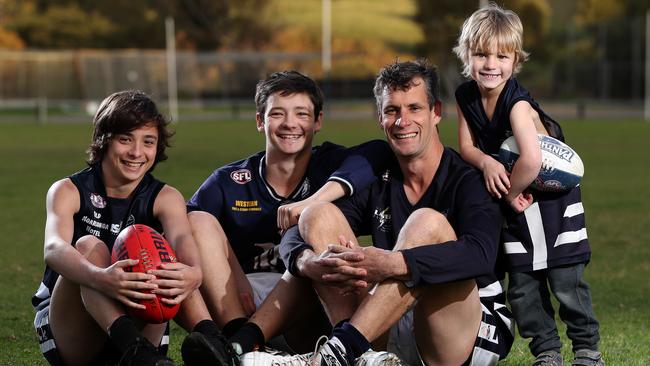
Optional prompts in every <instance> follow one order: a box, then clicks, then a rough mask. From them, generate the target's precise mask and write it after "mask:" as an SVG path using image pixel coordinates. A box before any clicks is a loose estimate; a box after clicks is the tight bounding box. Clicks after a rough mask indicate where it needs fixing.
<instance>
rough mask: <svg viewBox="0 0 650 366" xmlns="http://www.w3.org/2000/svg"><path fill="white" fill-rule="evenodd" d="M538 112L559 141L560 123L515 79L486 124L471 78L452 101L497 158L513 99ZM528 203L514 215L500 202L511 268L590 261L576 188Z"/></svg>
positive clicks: (477, 139)
mask: <svg viewBox="0 0 650 366" xmlns="http://www.w3.org/2000/svg"><path fill="white" fill-rule="evenodd" d="M521 100H523V101H526V102H528V103H529V104H530V105H531V107H532V108H533V109H534V110H535V111H537V113H538V114H539V116H540V119H541V120H542V122H543V124H544V126H545V127H546V130H547V131H548V132H549V135H551V136H553V137H555V138H557V139H559V140H561V141H564V135H563V133H562V129H561V128H560V125H559V124H558V123H557V122H556V121H554V120H553V119H552V118H550V117H549V116H548V115H547V114H546V113H544V111H543V110H542V109H541V107H540V106H539V104H537V102H535V101H534V100H533V98H532V97H531V96H530V94H529V93H528V91H527V90H526V89H524V88H523V87H522V86H521V85H520V84H519V83H518V82H517V80H516V79H514V78H511V79H510V80H508V81H507V82H506V85H505V86H504V88H503V90H502V91H501V94H500V95H499V98H498V100H497V104H496V107H495V110H494V114H493V116H492V120H489V119H488V117H487V114H486V113H485V110H484V108H483V104H482V102H481V94H480V91H479V89H478V85H477V84H476V82H475V81H474V80H471V81H467V82H465V83H463V84H461V85H460V86H459V87H458V89H456V102H457V103H458V106H459V108H460V110H461V111H462V112H463V116H464V117H465V120H466V121H467V125H468V126H469V128H470V130H471V132H472V136H473V137H474V142H475V143H476V145H477V147H478V148H479V149H480V150H481V151H483V152H484V153H485V154H488V155H491V156H493V157H495V158H496V157H497V156H498V154H499V147H500V146H501V144H502V143H503V141H504V140H505V139H506V138H508V137H510V136H512V127H511V125H510V111H511V110H512V107H513V106H514V105H515V103H517V102H518V101H521ZM533 199H534V202H533V204H532V205H531V206H530V207H529V208H528V209H526V210H525V211H524V212H522V213H519V214H517V213H515V212H514V211H513V210H512V209H511V208H510V206H509V205H508V204H506V203H502V212H503V214H504V216H505V220H506V224H505V226H504V229H503V231H502V236H501V241H502V244H503V250H504V252H505V253H506V254H507V260H508V263H509V268H510V270H513V271H531V270H538V269H544V268H549V267H556V266H560V265H568V264H575V263H581V262H586V261H589V258H590V255H591V250H590V248H589V242H588V240H587V229H586V228H585V217H584V208H583V205H582V201H581V195H580V187H579V186H578V187H575V188H573V189H572V190H570V191H568V192H562V193H549V192H538V191H534V192H533Z"/></svg>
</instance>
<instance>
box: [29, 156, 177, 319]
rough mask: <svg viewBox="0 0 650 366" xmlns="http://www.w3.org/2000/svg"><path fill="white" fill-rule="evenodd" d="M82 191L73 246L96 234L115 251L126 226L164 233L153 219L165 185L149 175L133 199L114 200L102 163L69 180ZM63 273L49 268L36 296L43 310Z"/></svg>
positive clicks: (36, 301)
mask: <svg viewBox="0 0 650 366" xmlns="http://www.w3.org/2000/svg"><path fill="white" fill-rule="evenodd" d="M68 178H69V179H70V180H71V181H72V183H73V184H74V185H75V187H77V190H78V191H79V203H80V204H79V211H78V212H77V213H76V214H75V215H74V217H73V219H74V234H73V237H72V245H74V244H75V243H76V242H77V240H79V238H81V237H83V236H85V235H94V236H96V237H97V238H99V239H101V240H102V241H103V242H104V243H105V244H106V246H107V247H108V250H109V252H110V251H111V249H112V248H113V243H114V242H115V238H116V237H117V235H118V234H119V233H120V231H121V230H122V228H123V227H126V226H129V225H133V224H145V225H148V226H151V227H152V228H154V229H156V230H157V231H159V232H162V226H161V224H160V222H159V221H158V220H157V219H156V218H155V217H154V216H153V204H154V201H155V199H156V197H157V196H158V193H159V192H160V190H161V189H162V188H163V186H164V185H165V184H164V183H163V182H160V181H158V180H156V179H155V178H154V177H153V176H152V175H151V174H149V173H147V174H145V176H144V177H143V179H142V181H141V182H140V184H139V185H138V186H137V187H136V189H135V193H134V194H133V197H132V198H125V199H121V198H111V197H108V196H107V195H106V188H105V187H104V183H103V181H102V171H101V167H100V165H99V164H96V165H93V166H90V167H88V168H86V169H84V170H82V171H80V172H77V173H75V174H73V175H71V176H70V177H68ZM58 278H59V274H58V273H56V272H55V271H54V270H52V269H51V268H50V267H49V266H46V268H45V273H44V275H43V281H42V282H41V285H40V287H39V289H38V291H37V292H36V294H35V295H34V296H33V297H32V305H33V306H34V308H36V310H39V309H41V308H43V307H45V306H47V305H48V304H49V302H50V301H49V300H50V296H51V294H52V291H53V289H54V285H55V284H56V280H57V279H58Z"/></svg>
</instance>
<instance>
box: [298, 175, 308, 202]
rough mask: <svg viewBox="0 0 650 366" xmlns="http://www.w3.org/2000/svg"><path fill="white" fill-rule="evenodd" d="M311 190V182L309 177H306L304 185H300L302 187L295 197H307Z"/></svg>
mask: <svg viewBox="0 0 650 366" xmlns="http://www.w3.org/2000/svg"><path fill="white" fill-rule="evenodd" d="M310 191H311V183H309V178H305V181H304V182H302V185H301V186H300V189H299V190H298V192H296V194H295V195H294V197H299V198H300V199H305V198H307V197H308V196H309V192H310Z"/></svg>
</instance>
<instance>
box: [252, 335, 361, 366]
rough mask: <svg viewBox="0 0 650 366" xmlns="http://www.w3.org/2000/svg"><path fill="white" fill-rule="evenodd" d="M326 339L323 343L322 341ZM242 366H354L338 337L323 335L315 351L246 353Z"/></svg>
mask: <svg viewBox="0 0 650 366" xmlns="http://www.w3.org/2000/svg"><path fill="white" fill-rule="evenodd" d="M323 340H325V343H323V344H322V345H320V344H321V342H322V341H323ZM240 362H241V366H268V365H272V366H352V365H351V364H350V363H349V362H348V359H347V356H346V352H345V347H344V346H343V344H341V341H339V340H338V338H336V337H335V338H332V339H330V340H327V337H326V336H322V337H320V338H319V339H318V342H316V347H315V350H314V352H312V353H305V354H302V355H293V356H286V355H282V354H270V353H267V352H248V353H244V354H243V355H242V356H241V359H240Z"/></svg>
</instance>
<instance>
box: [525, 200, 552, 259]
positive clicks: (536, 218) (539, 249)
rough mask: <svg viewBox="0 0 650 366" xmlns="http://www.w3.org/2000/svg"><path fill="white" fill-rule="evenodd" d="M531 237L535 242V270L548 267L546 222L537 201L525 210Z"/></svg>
mask: <svg viewBox="0 0 650 366" xmlns="http://www.w3.org/2000/svg"><path fill="white" fill-rule="evenodd" d="M524 216H525V217H526V222H527V223H528V230H529V232H530V239H531V241H532V242H533V271H536V270H538V269H544V268H546V267H548V264H547V263H546V260H547V259H548V251H547V249H546V235H545V234H544V223H543V221H542V213H541V211H540V210H539V203H537V202H535V203H533V204H532V205H530V207H528V208H527V209H526V210H525V211H524Z"/></svg>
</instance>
